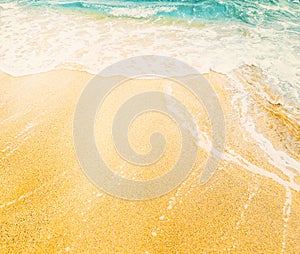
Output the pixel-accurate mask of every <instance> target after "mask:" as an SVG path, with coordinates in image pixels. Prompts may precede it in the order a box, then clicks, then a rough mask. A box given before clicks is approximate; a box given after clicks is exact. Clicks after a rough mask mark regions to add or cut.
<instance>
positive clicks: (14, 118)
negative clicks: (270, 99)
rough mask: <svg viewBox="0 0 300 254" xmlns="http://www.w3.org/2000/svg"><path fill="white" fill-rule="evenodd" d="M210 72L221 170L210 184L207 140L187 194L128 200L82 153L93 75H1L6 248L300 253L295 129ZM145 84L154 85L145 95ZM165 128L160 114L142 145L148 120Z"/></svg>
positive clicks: (197, 110)
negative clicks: (82, 161)
mask: <svg viewBox="0 0 300 254" xmlns="http://www.w3.org/2000/svg"><path fill="white" fill-rule="evenodd" d="M204 76H205V78H206V79H208V80H209V82H210V84H211V85H212V86H213V87H214V89H215V91H216V92H217V94H218V96H219V100H220V103H221V105H222V108H223V111H224V113H225V118H226V132H227V140H226V148H225V151H224V159H223V160H222V162H221V163H220V165H219V169H218V171H217V173H216V174H215V175H214V176H213V178H212V179H211V180H210V181H209V182H208V183H207V184H205V185H203V186H200V185H199V179H200V175H201V170H202V167H203V165H204V164H203V163H204V162H205V158H206V157H207V152H206V151H205V144H204V143H201V142H200V145H199V154H198V157H197V161H196V164H195V166H194V168H193V171H192V173H191V174H190V175H189V176H188V178H187V179H186V180H185V181H184V182H183V183H182V184H181V185H180V186H179V187H178V188H176V189H175V190H174V191H172V192H170V193H168V194H167V195H165V196H163V197H161V198H158V199H153V200H148V201H125V200H121V199H117V198H114V197H112V196H110V195H108V194H106V193H104V192H102V191H100V190H98V189H97V188H96V187H95V186H94V185H93V184H92V183H91V182H90V181H89V180H88V179H87V178H86V177H85V175H84V173H83V172H82V170H81V168H80V166H79V165H78V162H77V159H76V156H75V152H74V148H73V141H72V121H73V113H74V109H75V106H76V102H77V100H78V98H79V95H80V93H81V91H82V89H83V88H84V87H85V85H86V84H87V82H88V81H89V80H90V79H91V78H92V77H93V75H91V74H88V73H86V72H84V71H71V70H64V69H60V70H53V71H49V72H44V73H39V74H33V75H32V74H29V75H26V76H22V77H13V76H11V75H9V74H5V73H0V82H1V88H0V94H1V106H0V112H1V114H0V115H1V119H0V128H1V132H0V133H1V134H0V140H1V142H0V158H1V161H2V162H1V164H0V165H1V166H0V174H1V175H2V177H3V181H1V185H0V186H1V195H0V210H1V215H0V225H2V226H1V228H0V235H1V238H0V243H1V244H0V252H1V251H4V252H7V253H10V252H18V251H23V250H26V252H39V251H42V250H43V251H45V252H49V253H51V252H52V253H53V252H59V251H69V252H71V253H72V252H73V253H78V252H87V251H90V252H103V253H107V252H118V251H124V252H126V253H132V252H139V253H146V252H149V253H161V252H165V253H173V252H175V251H177V252H180V253H182V252H196V251H199V252H211V251H224V252H229V251H230V252H254V251H255V252H273V253H278V252H280V251H283V252H287V253H297V252H299V251H300V245H299V242H298V241H297V238H298V236H299V233H300V227H299V220H298V218H299V216H300V193H299V192H300V172H299V171H297V168H295V169H293V170H292V168H293V167H298V166H299V165H300V158H299V155H298V156H297V153H296V151H297V150H296V151H294V152H295V153H293V147H289V146H287V144H288V143H289V142H290V141H289V139H285V138H286V137H287V136H285V133H284V132H282V130H285V128H286V127H285V125H288V123H286V122H285V119H284V118H281V117H279V118H278V119H279V120H280V121H279V120H276V118H275V117H274V116H273V115H272V114H269V113H268V112H266V111H264V109H263V108H264V107H263V105H262V104H260V103H259V102H258V103H255V104H253V105H251V104H250V105H248V104H246V103H245V101H246V102H249V101H247V100H248V99H249V100H250V99H251V96H252V95H253V94H255V93H254V92H255V90H254V91H253V90H251V89H250V90H247V89H246V88H245V91H244V92H243V91H240V90H237V89H239V88H238V87H234V86H233V85H232V84H231V83H230V80H229V78H228V77H227V76H226V75H224V74H220V73H216V72H210V73H208V74H205V75H204ZM171 86H172V89H173V92H172V95H174V96H175V97H176V98H178V99H179V100H180V101H182V102H183V103H184V104H186V105H187V107H188V108H189V109H190V110H191V112H192V113H193V115H195V121H196V123H197V125H199V127H200V129H201V130H202V131H204V132H205V131H206V130H209V125H208V124H207V123H206V121H204V120H203V119H206V118H205V111H204V110H203V109H201V105H200V104H197V103H196V102H195V101H194V99H193V97H192V96H191V95H190V94H188V93H187V92H186V91H183V90H181V88H180V87H177V86H176V85H171ZM146 87H147V82H146V81H143V82H142V83H141V85H140V86H139V89H138V90H137V91H135V92H139V90H143V89H146ZM25 88H26V89H25ZM156 89H158V90H159V89H161V90H162V91H166V90H165V88H164V87H159V86H158V87H157V88H156ZM131 92H132V89H130V84H128V87H124V88H123V90H122V89H121V90H119V91H116V94H115V95H114V98H118V101H122V100H124V99H126V96H128V95H130V94H131ZM252 92H253V93H252ZM251 93H252V94H251ZM245 96H249V98H246V99H245ZM252 97H253V96H252ZM253 98H254V99H256V100H259V98H257V97H255V96H254V97H253ZM253 98H252V99H253ZM107 103H108V104H107V106H106V107H105V109H104V110H106V111H105V112H102V113H103V116H104V118H105V117H106V116H107V117H108V116H110V114H111V113H112V112H113V111H114V107H115V106H114V105H115V104H114V102H113V101H112V102H109V101H108V102H107ZM109 105H110V106H109ZM107 119H108V118H105V119H102V120H101V119H99V121H98V120H97V121H98V122H97V125H96V126H99V127H101V126H103V128H104V129H105V128H107V127H109V126H107V127H105V126H104V125H103V124H104V123H105V122H106V120H107ZM155 119H156V120H155ZM158 120H159V121H164V120H163V119H160V118H159V116H154V120H153V119H152V120H149V119H148V118H145V119H142V121H141V122H139V124H138V126H135V127H134V126H133V128H137V127H143V128H141V129H133V134H132V136H130V137H131V139H132V142H133V145H135V146H136V147H137V148H138V149H142V147H143V145H145V142H147V141H146V140H144V139H143V138H142V137H144V136H145V137H147V135H148V134H149V133H148V132H149V131H151V130H148V129H147V128H146V127H147V126H149V121H150V122H151V121H153V126H154V127H155V124H154V123H155V121H158ZM241 121H245V123H246V124H245V123H242V122H241ZM272 124H273V125H275V126H276V127H277V128H271V127H270V126H271V125H272ZM144 125H145V126H144ZM164 126H165V125H162V127H161V128H162V129H161V130H160V131H162V133H168V136H167V137H168V139H167V141H169V142H170V144H171V148H173V147H174V149H169V150H168V149H167V150H166V152H167V153H170V154H169V155H168V156H166V157H164V158H163V162H162V164H161V166H160V168H161V170H162V171H164V170H165V168H166V167H169V165H171V164H172V161H173V160H174V156H175V155H176V149H177V148H176V147H177V146H178V142H177V141H176V140H175V138H176V137H177V136H176V135H177V134H176V133H175V132H174V133H173V131H172V130H173V129H170V128H169V129H168V126H169V125H166V126H165V127H164ZM105 130H108V129H105ZM278 130H280V131H279V132H278ZM259 131H261V132H262V133H264V135H263V137H261V136H260V134H261V132H259ZM99 134H100V136H99ZM101 134H102V132H96V137H98V139H97V140H98V142H99V144H98V145H99V146H100V147H103V144H107V145H106V146H107V150H104V151H103V152H104V153H105V154H106V155H105V156H106V159H107V162H108V163H109V164H111V165H113V166H114V167H116V171H117V172H119V173H120V174H123V175H124V176H125V177H137V176H138V175H136V174H137V172H138V171H137V170H136V169H132V168H130V166H129V165H126V164H125V166H124V167H123V168H122V170H123V171H124V172H125V173H124V172H123V173H122V172H121V171H120V169H119V168H118V166H119V165H120V164H121V162H120V161H119V159H118V158H116V157H115V155H114V153H113V152H112V150H111V148H110V146H111V144H110V143H107V142H108V141H109V139H106V137H107V136H108V135H102V136H104V139H103V138H102V139H101ZM206 134H207V135H208V137H209V136H210V133H209V131H208V132H206ZM293 134H294V137H293V138H294V140H295V141H292V142H299V137H298V136H297V132H294V133H293V128H292V130H291V135H293ZM97 135H98V136H97ZM138 140H141V141H143V142H140V143H139V141H138ZM292 140H293V139H292ZM200 141H201V140H200ZM268 142H270V143H268ZM292 142H291V143H292ZM297 144H298V143H295V145H296V146H297ZM172 150H174V151H172ZM173 152H174V154H173ZM280 156H282V158H281V157H280ZM289 167H291V168H289ZM298 170H300V167H299V168H298ZM150 171H151V169H150ZM150 171H149V172H150ZM151 172H153V169H152V171H151ZM156 173H157V172H156ZM142 175H143V174H142ZM124 246H126V247H125V250H124Z"/></svg>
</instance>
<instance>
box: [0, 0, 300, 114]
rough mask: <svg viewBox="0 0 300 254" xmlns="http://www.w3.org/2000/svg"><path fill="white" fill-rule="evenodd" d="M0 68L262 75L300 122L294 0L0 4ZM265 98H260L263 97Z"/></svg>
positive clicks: (299, 23)
mask: <svg viewBox="0 0 300 254" xmlns="http://www.w3.org/2000/svg"><path fill="white" fill-rule="evenodd" d="M0 4H1V9H0V15H1V27H0V34H1V37H0V40H1V44H0V59H1V61H0V69H1V70H2V71H5V72H7V73H10V74H13V75H16V76H19V75H25V74H29V73H38V72H42V71H47V70H51V69H55V68H59V67H65V68H71V69H79V70H87V71H89V72H91V73H98V72H99V71H101V70H102V69H103V68H104V67H105V66H107V65H109V64H112V63H114V62H116V61H118V60H121V59H124V58H126V57H131V56H135V55H142V54H160V55H166V56H172V57H176V58H178V59H181V60H183V61H186V62H187V63H188V64H190V65H193V66H194V67H196V68H197V69H199V70H200V71H201V72H203V73H204V72H208V71H209V70H210V69H212V70H215V71H218V72H221V73H225V74H227V75H230V74H232V72H233V71H234V70H237V69H239V68H241V67H242V66H245V65H254V66H256V67H258V68H260V69H261V70H262V71H263V73H264V80H263V83H264V84H265V85H266V86H267V87H269V88H270V91H269V92H271V93H272V94H273V97H274V98H276V103H281V104H283V105H285V108H287V109H288V111H289V112H291V113H292V114H293V115H294V116H296V117H297V116H299V115H300V113H299V112H300V111H299V101H300V100H299V99H300V75H299V73H300V63H299V59H300V47H299V41H300V14H299V13H300V5H299V2H297V1H257V2H255V3H253V2H252V1H246V2H242V1H237V0H235V1H109V3H107V2H106V1H63V2H62V1H49V0H48V1H38V2H36V1H0ZM266 97H267V96H266Z"/></svg>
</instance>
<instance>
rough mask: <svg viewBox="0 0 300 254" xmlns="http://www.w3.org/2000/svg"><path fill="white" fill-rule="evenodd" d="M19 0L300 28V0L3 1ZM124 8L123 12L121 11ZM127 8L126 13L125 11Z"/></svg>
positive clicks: (25, 3)
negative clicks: (142, 9) (151, 10)
mask: <svg viewBox="0 0 300 254" xmlns="http://www.w3.org/2000/svg"><path fill="white" fill-rule="evenodd" d="M0 2H2V3H3V2H18V3H19V4H20V5H29V6H51V7H60V8H71V9H86V10H94V11H98V12H99V13H102V14H107V15H114V13H115V12H114V11H115V10H118V11H119V13H122V16H128V17H135V16H139V15H134V14H132V13H131V12H130V11H128V10H130V9H138V8H141V7H142V8H144V10H150V9H157V11H156V12H151V13H150V14H149V15H148V17H149V16H152V17H172V18H181V19H189V20H191V19H192V20H198V21H202V22H205V21H222V22H243V23H246V24H249V25H254V26H263V27H269V28H273V29H279V30H280V29H287V30H295V31H298V32H299V31H300V28H299V23H300V3H299V1H298V0H297V1H296V0H294V1H292V0H285V1H279V0H273V1H270V0H259V1H253V0H250V1H249V0H246V1H243V0H228V1H226V0H173V1H172V0H164V1H160V0H158V1H147V0H139V1H137V0H135V1H133V0H121V1H106V0H83V1H76V0H69V1H59V0H56V1H55V0H54V1H53V0H41V1H29V0H26V1H24V0H22V1H0ZM122 10H123V12H122ZM126 11H127V12H126Z"/></svg>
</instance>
